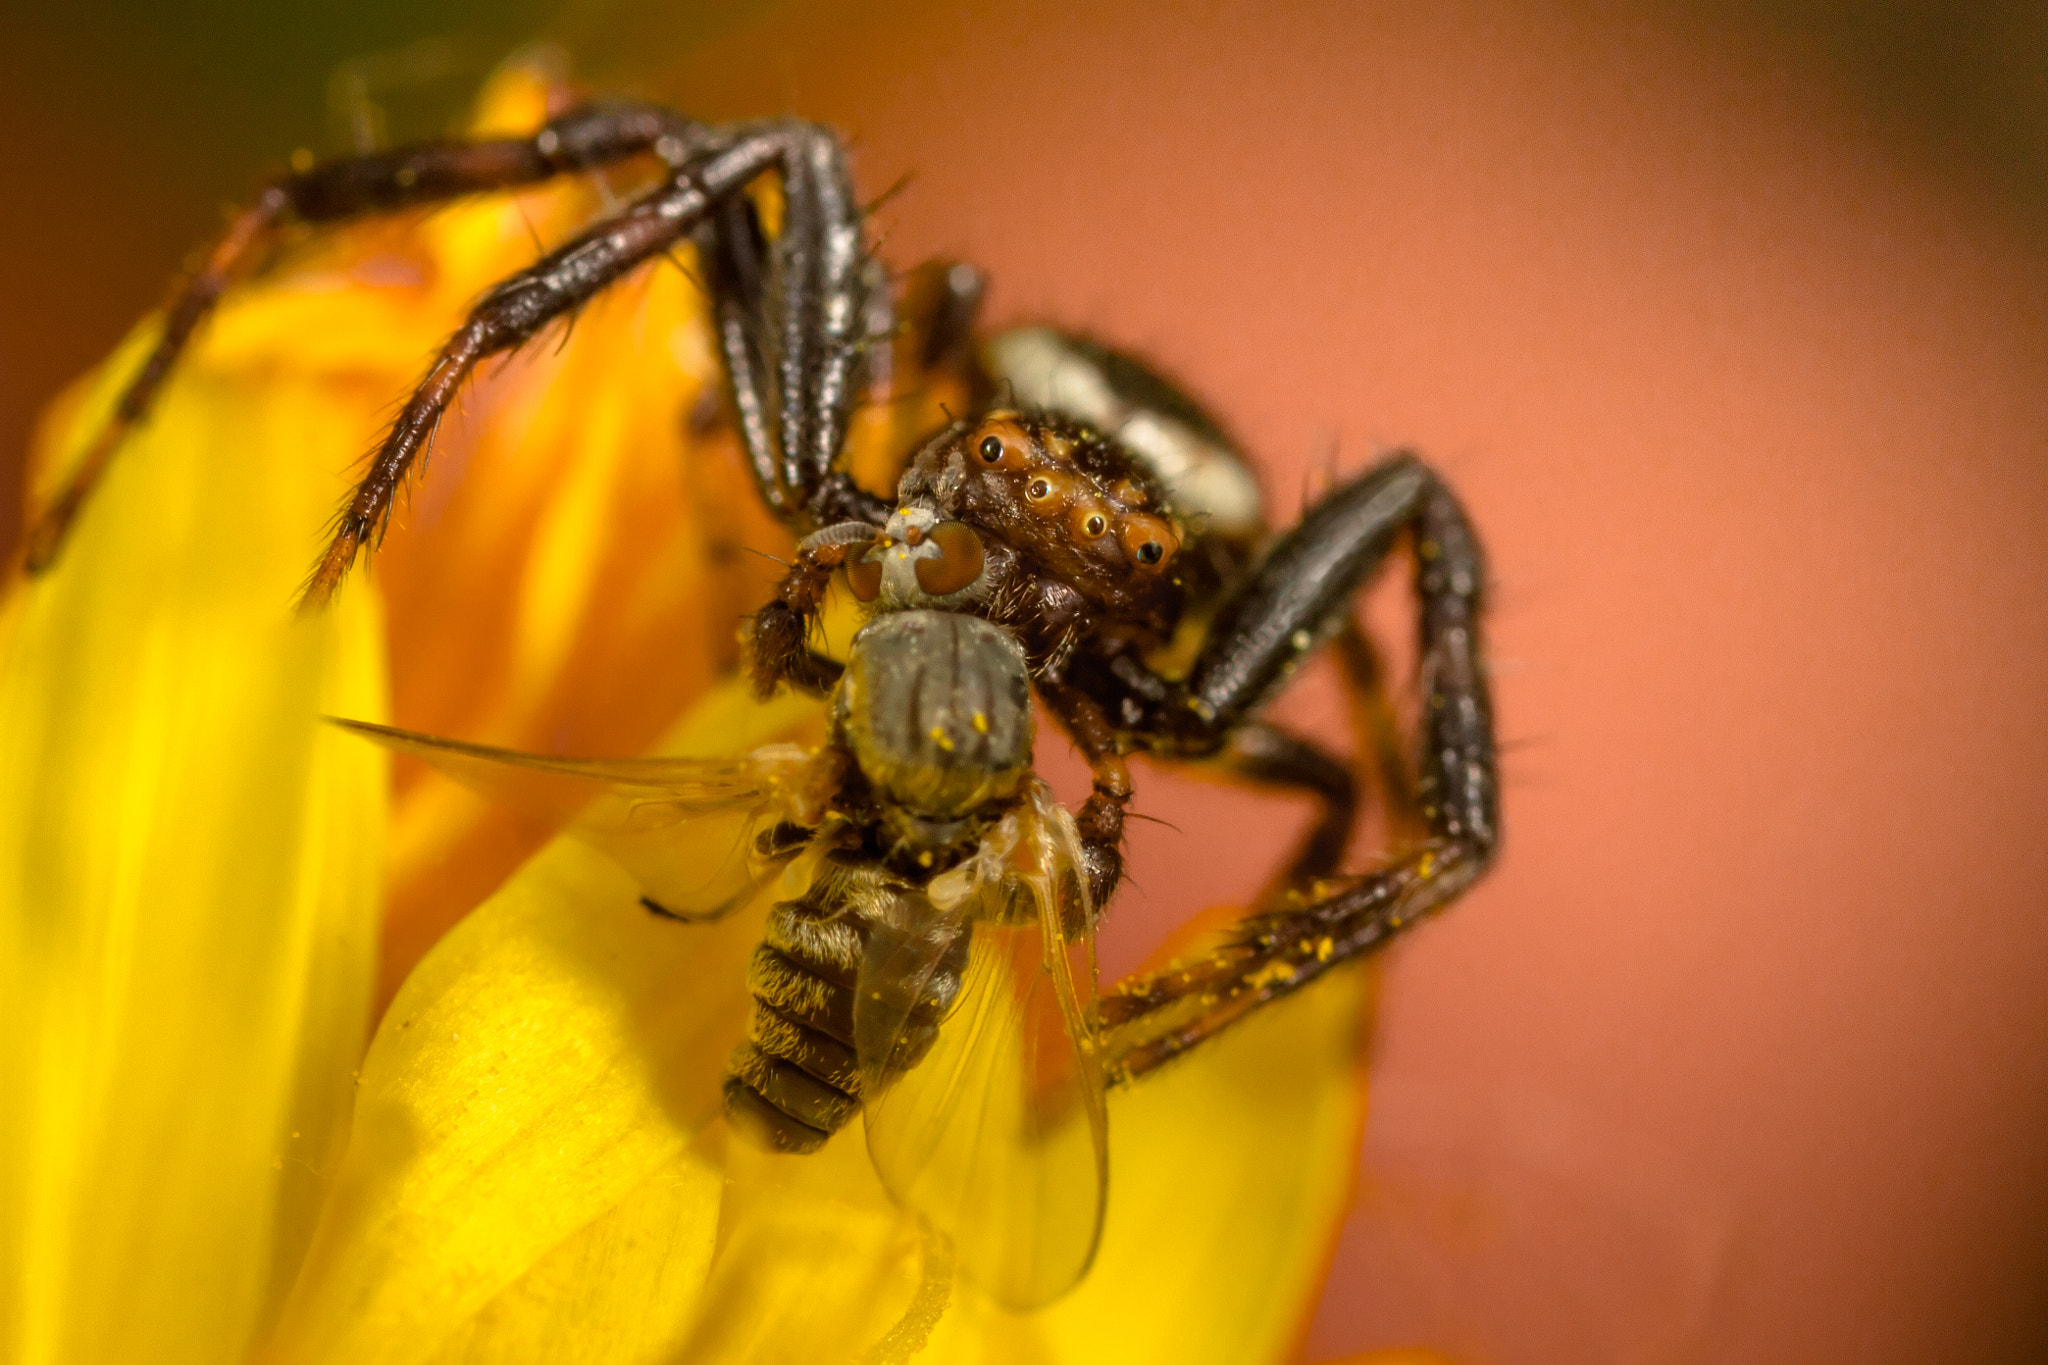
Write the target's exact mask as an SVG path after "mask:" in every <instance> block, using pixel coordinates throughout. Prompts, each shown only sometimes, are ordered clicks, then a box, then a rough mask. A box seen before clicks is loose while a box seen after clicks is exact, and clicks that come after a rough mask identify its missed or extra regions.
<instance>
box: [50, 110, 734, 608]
mask: <svg viewBox="0 0 2048 1365" xmlns="http://www.w3.org/2000/svg"><path fill="white" fill-rule="evenodd" d="M706 133H707V130H706V129H705V128H704V127H703V126H702V125H699V124H696V123H693V122H691V121H690V120H688V119H685V118H683V117H682V116H681V115H679V114H675V113H672V112H670V111H669V110H666V109H663V108H660V107H659V106H656V105H649V104H641V103H638V102H627V101H609V102H604V103H595V104H589V105H585V106H583V107H581V108H578V109H574V110H571V111H570V112H568V113H566V114H563V115H562V116H561V117H559V118H556V119H553V120H551V121H549V122H548V123H547V124H546V125H545V126H543V127H542V128H541V129H540V131H539V132H537V133H535V134H534V135H533V136H532V137H528V138H502V139H489V140H482V141H461V140H439V141H432V142H421V143H415V144H412V145H410V146H406V147H398V148H393V149H392V150H389V151H383V152H372V153H368V154H366V155H362V156H350V157H342V158H338V159H336V160H333V161H326V162H322V163H320V164H318V165H314V166H310V167H308V168H306V169H305V170H303V171H295V172H292V173H291V174H288V175H285V176H281V177H279V178H278V179H276V180H273V181H271V182H270V183H269V184H267V185H265V186H264V187H263V188H262V189H261V190H260V191H258V193H257V195H256V197H255V199H254V201H253V202H252V203H251V204H250V205H249V206H248V207H247V208H245V209H243V210H241V211H240V212H239V213H237V214H236V215H235V217H234V219H233V220H232V221H231V222H230V223H229V224H228V228H227V231H226V232H225V233H224V234H222V236H221V238H220V239H219V241H217V242H216V243H215V244H214V246H213V248H212V249H211V250H210V251H209V252H208V253H207V255H206V257H205V259H204V260H203V261H202V262H201V264H200V266H199V268H198V269H197V270H195V271H194V272H193V273H192V274H191V275H190V276H189V277H188V278H187V279H186V280H185V282H184V284H183V285H182V287H180V288H179V289H178V290H177V292H176V293H175V295H174V296H173V298H172V301H171V304H170V307H169V308H168V309H167V310H166V312H165V314H164V324H163V331H162V333H161V334H160V335H159V336H158V337H157V342H156V345H155V347H154V348H153V349H152V350H151V351H150V353H149V357H148V359H146V360H144V361H143V363H142V368H141V369H139V370H137V371H136V373H135V376H134V377H133V378H132V379H130V380H129V381H128V385H127V387H126V388H124V389H123V390H122V391H121V396H120V397H119V398H118V399H117V400H115V404H114V412H113V415H112V416H111V417H110V418H109V419H108V421H107V424H106V426H105V427H103V428H102V429H101V430H100V431H99V433H98V434H97V435H96V436H95V437H94V438H93V443H92V445H91V446H90V447H88V449H87V450H86V453H85V455H84V457H83V458H82V459H81V460H80V462H79V465H78V468H77V469H76V471H75V472H74V473H73V474H72V475H71V477H70V478H69V479H68V480H67V481H66V482H65V484H64V486H63V488H62V489H60V490H59V491H58V493H57V495H56V497H54V498H53V499H52V500H51V502H50V504H49V506H48V507H46V508H44V509H43V511H42V513H41V515H39V516H38V517H37V519H36V522H35V525H34V526H33V527H31V528H30V530H29V534H28V537H27V540H26V546H25V549H26V565H27V568H28V570H29V572H30V573H39V572H41V571H42V570H44V569H47V568H48V567H49V566H50V565H51V564H52V563H53V562H55V560H56V556H57V552H58V551H59V550H60V549H61V548H62V546H63V543H64V537H65V534H66V532H67V531H69V529H70V527H71V524H72V522H73V521H74V520H75V519H76V518H77V516H78V513H79V511H80V509H82V508H83V507H84V505H85V500H86V498H87V497H88V496H90V495H91V493H92V490H93V487H94V486H95V485H96V484H97V483H98V481H99V479H100V477H101V476H102V475H103V474H104V473H105V472H106V468H107V465H108V462H109V461H110V460H111V459H112V458H113V455H114V452H115V451H116V450H117V449H118V448H119V447H120V445H121V442H122V440H123V439H124V438H125V437H126V436H127V434H128V433H129V432H130V431H131V430H133V429H134V428H135V426H136V425H137V424H138V423H140V422H141V421H142V420H143V419H144V418H145V417H147V416H148V415H149V410H150V407H151V405H152V404H153V403H154V401H155V399H156V396H157V393H158V391H159V390H160V389H161V388H162V387H163V384H164V381H165V380H166V379H167V378H168V377H169V376H170V373H171V370H172V368H173V367H174V366H175V365H176V363H177V360H178V357H179V355H180V354H181V353H182V352H183V351H184V349H185V347H186V345H187V344H188V343H189V342H190V341H191V339H192V336H193V334H194V333H195V332H196V331H197V330H198V328H199V325H200V323H202V322H204V321H205V320H206V318H207V316H208V314H210V313H211V312H212V311H213V309H214V305H215V304H217V303H218V302H219V301H220V297H221V295H222V293H223V292H225V290H226V289H227V287H228V285H229V284H230V283H232V282H233V281H234V279H235V277H236V276H237V275H239V274H240V273H241V272H242V271H243V270H244V269H245V268H247V266H248V265H249V263H250V261H251V260H252V258H253V257H254V256H255V255H256V253H257V252H258V251H259V250H260V249H261V248H262V247H263V246H264V245H265V244H267V243H268V242H269V241H270V240H271V238H272V237H273V236H274V235H275V231H276V229H278V228H279V227H281V226H283V225H284V224H286V223H293V222H296V223H303V224H308V225H313V226H331V225H334V224H338V223H344V222H348V221H350V220H351V219H357V218H365V217H370V216H373V215H376V214H380V213H391V212H395V211H397V210H400V209H407V208H414V207H417V206H420V205H425V204H434V203H440V202H442V201H444V200H449V199H456V198H460V197H462V196H464V195H470V194H480V193H484V192H487V191H492V190H504V189H512V188H516V187H518V186H522V185H532V184H538V183H540V182H541V181H545V180H550V179H553V178H554V177H556V176H559V175H566V174H570V173H572V172H576V171H583V170H589V169H593V168H595V167H599V166H604V165H609V164H612V163H615V162H619V161H623V160H626V159H627V158H629V157H633V156H637V155H640V154H642V153H647V152H652V153H654V154H655V155H657V156H659V157H661V158H662V159H663V160H664V161H666V162H668V163H669V164H670V165H671V166H681V165H683V164H684V163H686V162H687V161H688V160H689V159H690V157H691V156H693V155H694V154H696V153H697V152H698V151H699V150H701V148H702V146H703V145H704V139H705V137H706Z"/></svg>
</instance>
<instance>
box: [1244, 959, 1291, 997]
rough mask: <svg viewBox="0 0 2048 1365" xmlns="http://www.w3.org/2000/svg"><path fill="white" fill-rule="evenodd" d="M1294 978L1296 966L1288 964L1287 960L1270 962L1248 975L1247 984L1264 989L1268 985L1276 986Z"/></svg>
mask: <svg viewBox="0 0 2048 1365" xmlns="http://www.w3.org/2000/svg"><path fill="white" fill-rule="evenodd" d="M1292 980H1294V968H1292V967H1290V966H1288V965H1287V964H1286V963H1285V962H1269V963H1267V964H1266V965H1265V966H1263V967H1261V968H1259V969H1258V970H1257V971H1255V972H1253V973H1252V974H1251V975H1250V976H1248V977H1246V978H1245V984H1246V985H1247V986H1254V987H1257V988H1258V989H1260V990H1263V989H1265V988H1266V987H1267V986H1276V985H1278V984H1280V983H1281V982H1283V981H1292Z"/></svg>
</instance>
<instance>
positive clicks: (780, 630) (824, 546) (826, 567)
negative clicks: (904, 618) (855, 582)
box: [747, 522, 876, 701]
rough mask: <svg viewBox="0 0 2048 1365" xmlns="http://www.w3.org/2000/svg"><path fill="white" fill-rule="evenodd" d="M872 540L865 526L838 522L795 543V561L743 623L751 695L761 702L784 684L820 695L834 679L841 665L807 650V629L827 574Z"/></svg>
mask: <svg viewBox="0 0 2048 1365" xmlns="http://www.w3.org/2000/svg"><path fill="white" fill-rule="evenodd" d="M875 538H876V532H875V530H874V528H872V527H870V526H868V525H867V524H866V523H865V522H841V523H839V524H838V525H835V526H828V527H826V528H825V529H824V530H822V531H817V532H814V533H813V534H811V535H809V536H806V537H804V539H803V540H802V541H801V542H800V543H799V544H798V545H797V547H796V560H795V561H794V562H793V563H792V564H791V565H790V566H789V572H787V573H785V574H784V575H783V576H782V582H781V583H780V584H778V585H777V587H776V589H775V596H774V597H773V598H772V599H770V600H769V603H768V605H767V606H765V607H763V608H761V610H759V611H758V612H755V613H754V617H753V620H752V621H750V622H749V623H748V625H747V644H748V650H747V655H748V668H749V671H750V673H751V675H752V678H753V683H754V695H755V696H757V697H760V698H761V699H762V700H764V701H765V700H767V699H768V698H769V697H772V696H774V695H775V689H776V688H777V687H779V686H781V685H782V684H783V683H788V684H789V685H790V686H792V687H795V688H797V689H799V690H800V691H804V692H809V693H811V694H812V695H813V696H820V697H822V696H824V695H825V694H826V693H827V692H829V691H831V690H832V684H834V683H836V682H838V681H839V675H840V674H841V673H843V672H844V671H845V665H843V664H841V663H839V661H838V660H836V659H829V658H827V657H826V656H824V655H823V654H820V653H818V652H817V651H816V650H814V649H812V648H811V630H812V627H813V626H814V625H816V624H817V620H818V611H819V609H820V608H822V607H823V606H824V604H825V589H826V587H827V586H828V585H829V584H830V583H831V581H832V571H833V570H834V569H837V568H839V567H840V566H841V565H843V564H845V563H846V561H847V556H849V555H851V554H854V553H856V552H857V551H860V550H864V549H866V548H867V547H868V546H869V545H871V544H873V543H874V541H875ZM849 572H850V571H849Z"/></svg>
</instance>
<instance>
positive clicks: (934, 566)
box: [915, 521, 983, 597]
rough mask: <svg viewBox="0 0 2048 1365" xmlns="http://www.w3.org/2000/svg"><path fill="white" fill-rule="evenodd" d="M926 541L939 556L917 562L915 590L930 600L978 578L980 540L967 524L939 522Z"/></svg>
mask: <svg viewBox="0 0 2048 1365" xmlns="http://www.w3.org/2000/svg"><path fill="white" fill-rule="evenodd" d="M925 538H926V539H927V540H929V541H931V543H932V544H934V545H936V546H938V547H939V552H938V553H937V554H935V555H930V556H927V557H926V558H924V559H920V560H918V561H917V562H916V565H915V567H916V570H917V586H918V587H920V588H923V589H924V590H925V591H926V592H928V593H930V594H931V595H932V596H933V597H946V596H949V595H950V594H952V593H956V592H959V591H960V590H961V589H963V588H966V587H969V586H970V585H972V584H973V582H974V580H975V579H977V578H980V577H981V566H982V559H983V556H982V551H981V537H980V536H978V535H976V534H974V528H973V527H971V526H969V525H968V524H967V523H966V522H964V521H942V522H940V523H939V524H938V525H937V526H934V527H932V529H931V530H930V532H929V533H927V535H926V537H925Z"/></svg>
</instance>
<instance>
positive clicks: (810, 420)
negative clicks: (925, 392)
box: [698, 122, 895, 532]
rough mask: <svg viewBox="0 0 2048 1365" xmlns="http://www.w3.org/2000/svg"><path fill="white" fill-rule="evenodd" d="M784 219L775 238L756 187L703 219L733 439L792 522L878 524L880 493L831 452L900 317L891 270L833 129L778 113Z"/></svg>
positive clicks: (883, 506) (804, 528)
mask: <svg viewBox="0 0 2048 1365" xmlns="http://www.w3.org/2000/svg"><path fill="white" fill-rule="evenodd" d="M782 136H783V137H784V138H785V139H786V143H787V146H786V150H785V152H784V154H783V156H782V158H781V168H782V191H783V205H782V223H781V227H780V230H779V231H777V232H776V234H775V237H774V240H773V241H772V242H770V241H769V240H768V239H767V235H766V233H765V232H764V231H763V230H762V227H761V221H760V215H759V213H758V212H757V211H756V209H755V207H754V205H753V203H752V202H751V201H748V200H745V199H740V198H735V199H733V200H731V201H730V202H729V203H726V204H724V205H723V206H721V208H720V210H719V212H718V213H717V215H715V217H714V218H713V219H712V220H711V221H710V222H708V223H707V224H706V225H705V227H704V228H703V229H701V230H700V231H699V233H698V251H699V258H700V259H701V260H702V262H703V267H704V282H705V286H706V288H707V290H708V291H709V293H710V295H711V299H712V307H713V312H714V315H715V318H716V324H717V329H718V340H719V346H720V349H721V351H722V352H723V354H724V357H725V366H726V375H727V379H728V382H729V385H730V393H731V397H732V405H733V411H734V413H735V414H736V416H737V417H738V419H739V428H740V438H741V443H742V444H743V445H744V446H745V448H746V452H747V462H748V466H749V468H750V469H751V470H752V472H753V475H754V482H755V485H756V486H757V487H758V489H759V490H760V493H761V497H762V500H763V501H764V502H766V503H767V504H768V506H769V508H770V509H771V510H772V511H773V512H774V513H775V514H776V515H777V516H778V517H780V518H781V519H782V520H783V521H784V522H785V523H786V524H788V525H789V526H790V527H792V529H795V530H797V531H799V532H808V531H812V530H816V529H817V528H818V527H820V526H829V525H833V524H835V523H838V522H845V521H865V522H869V523H872V524H874V525H878V526H879V525H881V524H882V523H883V522H885V521H887V520H888V517H889V504H888V503H887V502H886V501H885V500H884V499H882V498H879V497H876V496H875V495H874V494H872V493H869V492H867V491H865V490H863V489H861V488H859V487H858V486H857V485H855V483H854V482H853V478H852V476H851V475H850V474H848V473H847V472H846V470H845V469H844V468H842V467H841V465H840V453H841V451H842V449H843V447H844V446H845V443H846V430H847V426H848V422H849V420H850V418H851V415H852V412H853V409H854V406H855V405H856V403H857V402H858V401H859V399H860V397H861V383H860V380H861V375H862V368H863V365H864V362H865V360H866V357H867V355H868V353H869V351H870V350H871V349H872V350H879V349H880V348H882V347H886V345H887V344H888V341H889V338H890V336H891V334H892V333H893V332H894V330H895V319H894V315H893V313H892V311H891V309H890V299H889V287H888V280H887V278H886V277H885V275H884V273H883V271H882V268H881V266H880V264H879V263H878V262H877V261H875V260H874V258H873V257H871V256H870V255H869V254H868V251H867V246H866V234H865V222H864V218H863V215H862V213H861V209H860V206H859V204H858V203H857V202H856V201H855V199H854V192H853V179H852V176H851V174H850V173H849V171H848V169H847V165H846V153H845V151H844V149H842V148H841V147H840V145H839V140H838V139H837V138H836V137H834V136H833V135H832V134H831V133H830V132H828V131H827V130H825V129H823V128H819V127H816V126H814V125H811V124H801V123H794V122H792V123H788V124H785V125H782Z"/></svg>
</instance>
